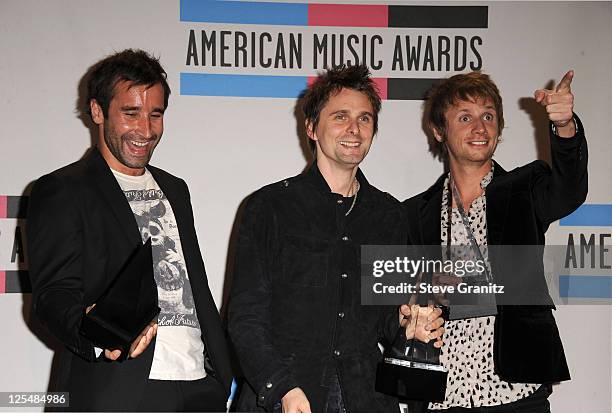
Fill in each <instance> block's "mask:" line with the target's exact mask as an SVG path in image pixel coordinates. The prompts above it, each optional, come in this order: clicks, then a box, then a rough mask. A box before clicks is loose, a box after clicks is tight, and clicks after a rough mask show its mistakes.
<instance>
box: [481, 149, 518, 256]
mask: <svg viewBox="0 0 612 413" xmlns="http://www.w3.org/2000/svg"><path fill="white" fill-rule="evenodd" d="M493 164H494V169H493V180H492V181H491V183H490V184H489V185H488V186H487V189H486V194H485V197H486V200H487V243H488V244H489V245H500V244H501V243H502V241H503V235H504V229H505V228H504V226H505V225H504V223H505V222H506V216H507V215H508V207H509V205H510V196H511V194H512V182H511V181H510V180H509V179H504V175H506V174H507V172H506V171H505V170H504V169H503V168H502V167H501V166H500V165H499V164H498V163H497V162H495V161H493Z"/></svg>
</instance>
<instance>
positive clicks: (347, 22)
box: [308, 4, 389, 27]
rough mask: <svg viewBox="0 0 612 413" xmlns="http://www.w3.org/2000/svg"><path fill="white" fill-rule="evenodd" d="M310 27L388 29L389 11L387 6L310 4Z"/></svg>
mask: <svg viewBox="0 0 612 413" xmlns="http://www.w3.org/2000/svg"><path fill="white" fill-rule="evenodd" d="M308 25H309V26H341V27H387V26H388V25H389V11H388V7H387V6H386V5H369V4H309V5H308Z"/></svg>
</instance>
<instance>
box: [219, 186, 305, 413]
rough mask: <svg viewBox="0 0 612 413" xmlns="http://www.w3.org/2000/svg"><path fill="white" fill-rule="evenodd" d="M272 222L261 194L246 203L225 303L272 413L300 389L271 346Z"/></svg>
mask: <svg viewBox="0 0 612 413" xmlns="http://www.w3.org/2000/svg"><path fill="white" fill-rule="evenodd" d="M275 228H276V225H275V217H274V215H273V213H272V212H271V210H270V208H266V204H265V200H264V198H263V196H262V194H255V195H254V196H252V197H251V198H250V199H249V200H248V201H247V204H246V207H245V211H244V214H243V216H242V220H241V223H240V225H239V232H238V240H237V247H236V256H235V265H234V276H233V284H232V292H231V296H230V304H229V332H230V336H231V339H232V342H233V344H234V347H235V349H236V352H237V355H238V358H239V360H240V365H241V367H242V370H243V371H244V374H245V377H246V379H247V381H248V382H249V384H250V385H251V386H252V387H253V389H254V391H255V393H256V395H257V404H258V405H260V406H262V407H264V408H265V409H266V410H269V411H272V409H273V406H274V404H275V403H278V402H279V401H280V399H281V398H282V397H283V396H284V395H285V393H287V392H288V391H289V390H291V389H292V388H294V387H299V385H298V383H297V381H296V380H295V378H294V377H293V375H292V374H291V371H290V369H289V366H288V365H287V363H286V362H284V361H283V360H281V355H280V354H279V352H278V351H277V349H276V348H275V346H274V343H273V338H272V325H271V314H270V313H271V309H270V305H271V301H272V285H271V278H272V277H271V274H270V271H271V262H272V260H273V259H274V258H273V254H274V248H273V244H274V243H275V242H276V236H275V234H276V231H275Z"/></svg>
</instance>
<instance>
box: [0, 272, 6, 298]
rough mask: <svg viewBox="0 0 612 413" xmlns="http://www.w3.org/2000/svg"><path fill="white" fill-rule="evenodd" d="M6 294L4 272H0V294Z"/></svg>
mask: <svg viewBox="0 0 612 413" xmlns="http://www.w3.org/2000/svg"><path fill="white" fill-rule="evenodd" d="M5 292H6V271H0V294H4V293H5Z"/></svg>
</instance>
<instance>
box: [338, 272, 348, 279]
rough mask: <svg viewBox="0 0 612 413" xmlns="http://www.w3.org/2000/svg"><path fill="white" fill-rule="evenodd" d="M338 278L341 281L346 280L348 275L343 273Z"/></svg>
mask: <svg viewBox="0 0 612 413" xmlns="http://www.w3.org/2000/svg"><path fill="white" fill-rule="evenodd" d="M340 277H341V278H342V279H347V278H348V274H346V273H344V274H342V275H340Z"/></svg>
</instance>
